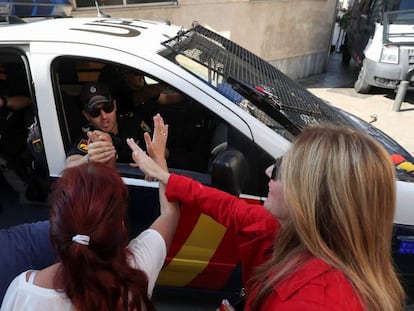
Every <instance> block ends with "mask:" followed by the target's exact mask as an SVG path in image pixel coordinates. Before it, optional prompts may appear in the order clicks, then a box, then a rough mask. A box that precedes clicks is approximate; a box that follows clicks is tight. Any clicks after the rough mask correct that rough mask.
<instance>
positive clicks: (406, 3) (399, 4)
mask: <svg viewBox="0 0 414 311" xmlns="http://www.w3.org/2000/svg"><path fill="white" fill-rule="evenodd" d="M403 10H414V1H413V0H390V1H388V5H387V7H386V12H390V11H403Z"/></svg>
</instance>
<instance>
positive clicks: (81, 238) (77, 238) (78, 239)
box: [72, 234, 91, 245]
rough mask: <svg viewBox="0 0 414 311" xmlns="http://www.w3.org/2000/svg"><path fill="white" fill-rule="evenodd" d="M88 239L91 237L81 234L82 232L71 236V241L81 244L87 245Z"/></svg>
mask: <svg viewBox="0 0 414 311" xmlns="http://www.w3.org/2000/svg"><path fill="white" fill-rule="evenodd" d="M90 240H91V238H90V237H89V236H88V235H83V234H77V235H74V236H73V238H72V241H73V242H76V243H79V244H82V245H89V241H90Z"/></svg>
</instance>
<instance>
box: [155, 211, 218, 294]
mask: <svg viewBox="0 0 414 311" xmlns="http://www.w3.org/2000/svg"><path fill="white" fill-rule="evenodd" d="M225 232H226V228H225V227H224V226H222V225H221V224H219V223H218V222H216V221H215V220H213V219H212V218H210V217H209V216H206V215H204V214H201V215H200V217H199V219H198V222H197V224H196V226H195V227H194V230H193V231H192V232H191V234H190V236H189V237H188V239H187V241H186V242H185V243H184V245H183V246H182V247H181V249H180V251H179V252H178V253H177V255H176V256H175V257H174V259H172V260H171V262H170V263H169V264H168V266H166V267H165V268H164V269H163V270H162V271H161V273H160V275H159V277H158V280H157V284H159V285H169V286H185V285H187V284H189V283H190V282H191V281H192V280H193V279H194V278H195V277H196V276H197V275H198V274H199V273H201V272H203V271H204V269H205V268H206V267H207V265H208V264H209V262H210V259H211V257H212V256H213V255H214V253H215V252H216V250H217V248H218V246H219V245H220V243H221V240H222V239H223V236H224V234H225ZM200 245H202V246H203V248H201V247H200ZM190 258H191V260H190Z"/></svg>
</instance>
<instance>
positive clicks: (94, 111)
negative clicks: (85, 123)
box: [88, 101, 115, 118]
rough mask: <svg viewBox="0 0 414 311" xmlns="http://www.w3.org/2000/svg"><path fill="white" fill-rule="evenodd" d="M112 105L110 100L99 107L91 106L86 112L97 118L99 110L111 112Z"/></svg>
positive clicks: (112, 109)
mask: <svg viewBox="0 0 414 311" xmlns="http://www.w3.org/2000/svg"><path fill="white" fill-rule="evenodd" d="M114 107H115V105H114V102H112V101H111V102H109V103H105V104H103V105H102V106H101V107H100V108H96V107H94V108H92V109H91V110H89V111H88V113H89V115H90V116H91V117H92V118H97V117H99V115H100V114H101V110H103V111H104V112H105V113H111V112H112V111H114Z"/></svg>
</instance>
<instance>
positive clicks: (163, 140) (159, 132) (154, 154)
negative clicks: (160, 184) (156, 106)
mask: <svg viewBox="0 0 414 311" xmlns="http://www.w3.org/2000/svg"><path fill="white" fill-rule="evenodd" d="M167 138H168V124H165V123H164V119H163V118H162V117H161V116H160V114H159V113H158V114H156V115H155V116H154V134H153V136H152V140H151V136H150V135H149V133H145V134H144V139H145V144H146V147H147V152H148V154H149V155H150V157H151V158H153V159H154V161H155V162H157V163H158V164H162V165H163V164H164V162H165V157H166V145H167Z"/></svg>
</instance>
